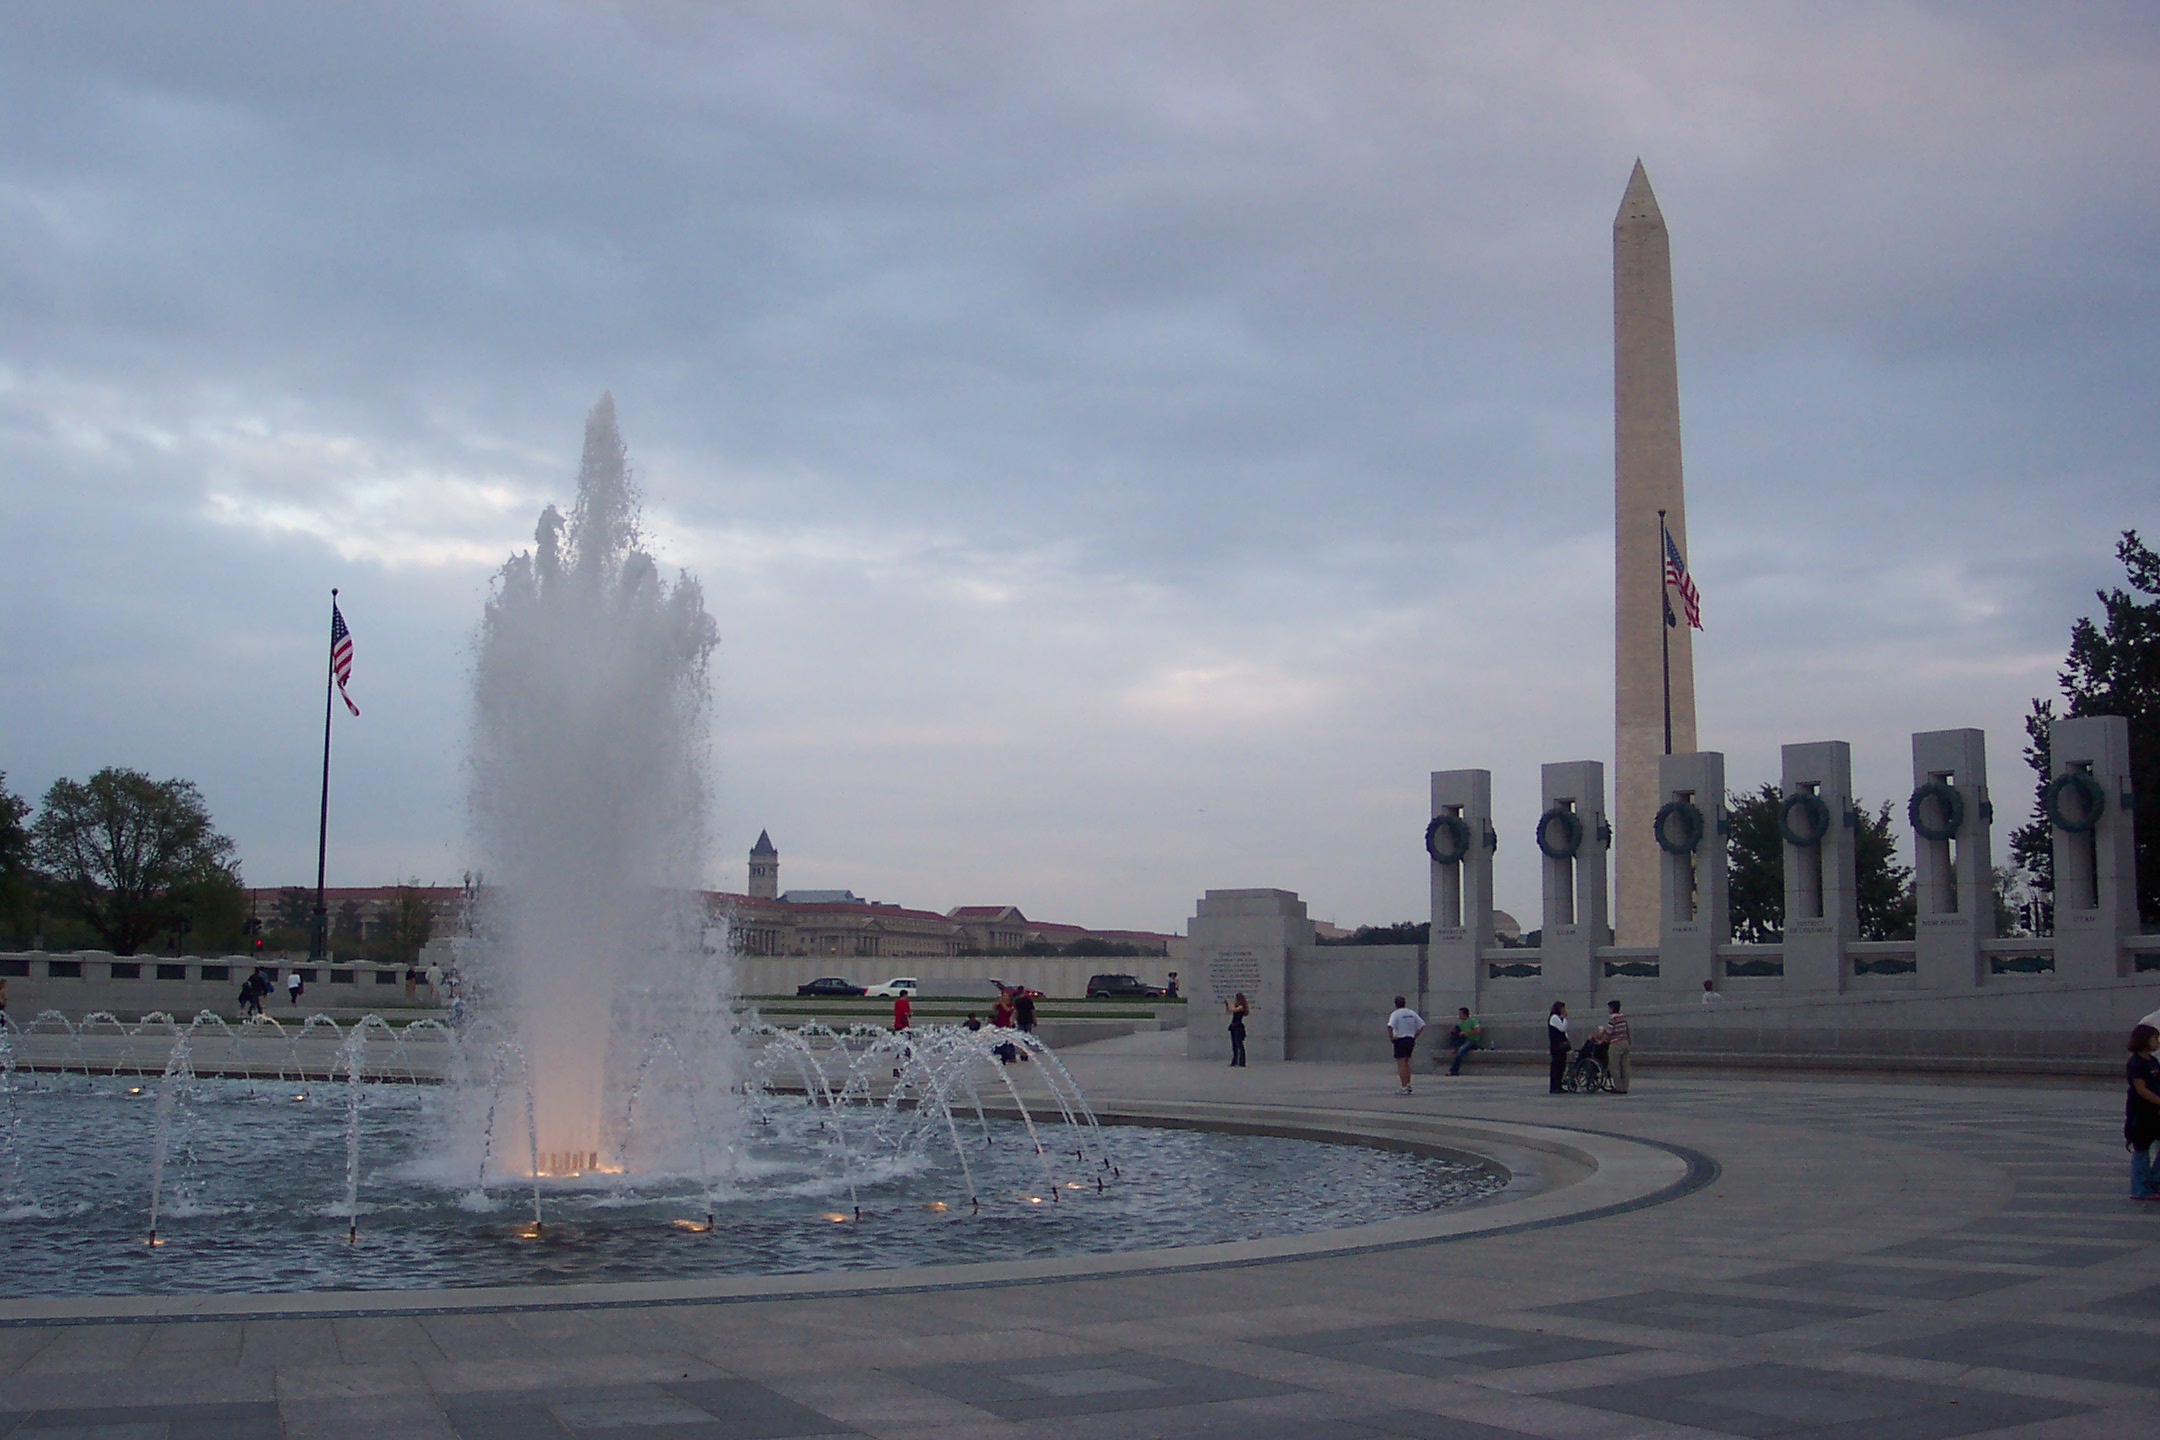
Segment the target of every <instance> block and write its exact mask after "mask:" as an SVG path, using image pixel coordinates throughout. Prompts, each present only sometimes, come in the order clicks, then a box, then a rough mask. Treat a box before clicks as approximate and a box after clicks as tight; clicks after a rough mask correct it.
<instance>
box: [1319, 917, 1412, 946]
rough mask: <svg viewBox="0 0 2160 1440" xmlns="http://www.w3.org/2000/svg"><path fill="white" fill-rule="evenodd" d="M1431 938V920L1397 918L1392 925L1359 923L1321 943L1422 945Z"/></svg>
mask: <svg viewBox="0 0 2160 1440" xmlns="http://www.w3.org/2000/svg"><path fill="white" fill-rule="evenodd" d="M1431 938H1432V922H1431V921H1429V920H1398V921H1396V922H1395V923H1394V924H1393V925H1360V926H1358V928H1357V930H1356V931H1355V932H1354V933H1352V934H1349V935H1343V936H1339V937H1337V938H1335V939H1333V940H1329V939H1322V940H1320V941H1318V942H1316V943H1318V944H1321V945H1423V944H1425V943H1427V941H1429V940H1430V939H1431Z"/></svg>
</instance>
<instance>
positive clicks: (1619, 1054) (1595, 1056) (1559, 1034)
mask: <svg viewBox="0 0 2160 1440" xmlns="http://www.w3.org/2000/svg"><path fill="white" fill-rule="evenodd" d="M1569 1045H1570V1042H1569V1040H1568V1013H1567V1002H1566V1001H1564V1000H1555V1001H1553V1003H1552V1011H1551V1013H1550V1014H1548V1015H1547V1016H1546V1017H1545V1048H1546V1053H1547V1056H1548V1058H1549V1060H1550V1062H1551V1065H1550V1075H1549V1078H1548V1080H1547V1089H1548V1091H1549V1092H1550V1093H1551V1094H1554V1095H1558V1094H1559V1093H1561V1082H1562V1081H1564V1080H1566V1079H1567V1070H1568V1056H1569V1053H1570V1052H1569ZM1634 1049H1635V1037H1634V1034H1633V1030H1632V1027H1631V1026H1629V1024H1628V1017H1627V1014H1626V1012H1625V1011H1623V1010H1622V1009H1621V1008H1620V1002H1619V1001H1618V1000H1608V1001H1606V1002H1605V1023H1604V1024H1602V1025H1600V1026H1598V1028H1597V1029H1595V1030H1592V1031H1591V1032H1590V1034H1589V1035H1588V1037H1586V1038H1585V1039H1584V1040H1583V1042H1582V1049H1581V1050H1579V1051H1575V1052H1574V1054H1575V1058H1576V1059H1577V1061H1578V1062H1580V1061H1583V1060H1595V1061H1597V1062H1598V1064H1600V1065H1602V1066H1603V1067H1604V1068H1605V1072H1606V1073H1607V1074H1608V1075H1610V1076H1612V1082H1613V1083H1612V1089H1613V1093H1614V1094H1615V1095H1625V1094H1627V1093H1628V1082H1629V1081H1630V1080H1631V1079H1632V1078H1633V1067H1632V1066H1631V1065H1630V1063H1629V1056H1630V1055H1631V1054H1632V1052H1633V1051H1634Z"/></svg>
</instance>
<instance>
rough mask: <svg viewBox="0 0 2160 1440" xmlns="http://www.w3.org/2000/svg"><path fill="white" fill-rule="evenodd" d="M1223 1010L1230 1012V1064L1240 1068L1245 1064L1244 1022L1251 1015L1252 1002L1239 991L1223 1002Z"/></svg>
mask: <svg viewBox="0 0 2160 1440" xmlns="http://www.w3.org/2000/svg"><path fill="white" fill-rule="evenodd" d="M1223 1009H1225V1010H1227V1011H1229V1012H1230V1064H1231V1065H1232V1066H1233V1067H1236V1068H1242V1067H1243V1066H1244V1064H1245V1020H1246V1017H1247V1016H1249V1015H1251V1014H1252V1001H1250V1000H1247V999H1246V998H1245V992H1244V991H1242V990H1240V991H1238V992H1237V994H1236V995H1233V996H1232V997H1231V998H1230V999H1228V1000H1225V1001H1223Z"/></svg>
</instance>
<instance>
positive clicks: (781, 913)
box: [705, 831, 1185, 958]
mask: <svg viewBox="0 0 2160 1440" xmlns="http://www.w3.org/2000/svg"><path fill="white" fill-rule="evenodd" d="M761 866H762V867H764V868H763V869H762V870H761V868H760V867H761ZM779 876H780V854H779V851H778V850H777V849H775V848H774V846H773V843H772V839H771V837H770V835H768V834H767V833H765V832H763V831H760V832H759V834H758V843H757V844H756V845H755V846H754V847H752V849H751V851H750V893H749V894H747V895H729V894H726V893H723V892H713V893H710V894H708V895H707V896H706V897H705V898H706V903H707V904H708V905H710V906H711V907H712V908H713V909H714V910H716V911H719V912H722V913H724V914H725V915H726V916H727V917H728V920H729V928H730V932H731V934H732V936H733V945H734V948H735V950H736V952H737V953H738V954H742V955H824V956H832V957H834V958H860V957H866V956H873V955H878V956H893V957H901V956H923V957H936V956H950V955H962V954H989V955H1018V954H1021V953H1024V952H1025V951H1027V950H1028V949H1029V948H1030V947H1042V946H1054V947H1056V948H1057V949H1060V950H1063V949H1069V948H1070V947H1072V946H1074V945H1076V944H1079V943H1080V942H1081V941H1086V940H1094V941H1100V942H1102V943H1103V945H1104V946H1105V948H1107V947H1109V946H1118V945H1130V946H1131V947H1133V949H1135V950H1137V951H1139V952H1140V953H1142V954H1147V955H1170V956H1176V955H1179V954H1181V953H1182V952H1183V950H1184V946H1185V940H1184V937H1183V936H1181V935H1166V934H1162V933H1160V932H1157V931H1152V930H1090V929H1087V928H1086V927H1085V926H1080V925H1059V924H1053V923H1049V922H1046V921H1040V920H1030V919H1028V918H1027V916H1025V915H1023V914H1021V913H1020V909H1019V907H1018V906H1016V905H960V906H956V907H954V908H953V909H951V910H948V911H947V912H945V913H944V914H943V915H940V914H938V913H936V912H935V911H931V910H910V909H908V908H906V907H905V906H901V905H890V904H885V903H883V902H880V901H875V900H865V899H863V898H862V897H861V896H860V895H857V894H856V893H855V892H854V891H852V890H789V891H787V892H786V893H784V894H782V893H778V887H779ZM1081 953H1085V950H1084V949H1083V951H1082V952H1081Z"/></svg>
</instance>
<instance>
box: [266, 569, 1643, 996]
mask: <svg viewBox="0 0 2160 1440" xmlns="http://www.w3.org/2000/svg"><path fill="white" fill-rule="evenodd" d="M337 596H338V592H337V589H336V587H335V586H333V587H331V590H330V634H331V640H330V644H329V652H330V653H329V655H328V657H327V660H326V668H325V671H324V674H323V698H322V811H321V813H320V815H319V816H318V818H317V820H316V822H315V916H314V922H313V924H312V925H311V926H310V927H309V929H310V930H311V932H312V933H311V934H310V935H309V937H308V960H309V961H310V962H311V963H313V964H317V965H319V964H321V963H322V962H323V961H324V959H326V958H327V957H328V955H329V953H330V912H329V911H328V910H327V909H326V908H325V907H324V905H323V870H324V861H325V859H326V858H327V857H328V855H329V851H330V704H331V700H332V698H333V696H332V694H331V692H332V690H334V689H335V688H336V684H337V638H336V636H337ZM1665 748H1666V749H1668V750H1670V749H1671V748H1672V745H1671V742H1670V740H1668V741H1667V743H1666V747H1665Z"/></svg>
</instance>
